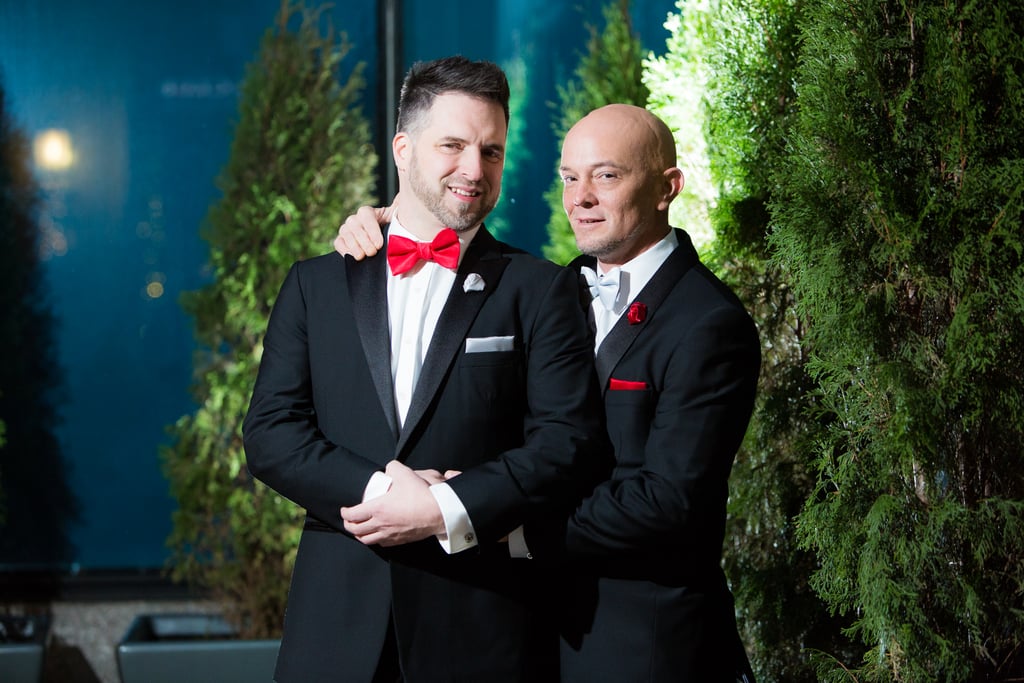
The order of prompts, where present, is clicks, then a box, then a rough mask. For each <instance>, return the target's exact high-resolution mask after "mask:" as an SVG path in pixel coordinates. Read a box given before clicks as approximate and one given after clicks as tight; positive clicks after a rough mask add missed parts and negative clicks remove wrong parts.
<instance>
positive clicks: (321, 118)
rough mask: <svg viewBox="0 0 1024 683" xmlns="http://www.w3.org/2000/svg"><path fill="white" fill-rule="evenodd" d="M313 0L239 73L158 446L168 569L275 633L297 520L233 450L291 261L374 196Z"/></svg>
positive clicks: (330, 43)
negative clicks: (192, 372)
mask: <svg viewBox="0 0 1024 683" xmlns="http://www.w3.org/2000/svg"><path fill="white" fill-rule="evenodd" d="M323 9H324V8H323V7H321V8H319V9H309V8H306V7H305V6H303V5H302V4H301V3H298V4H294V5H293V4H292V3H291V2H290V1H289V0H284V1H283V2H282V6H281V10H280V13H279V14H278V17H277V20H276V27H275V28H272V29H270V30H268V32H267V34H266V35H265V37H264V38H263V41H262V43H261V48H260V51H259V54H258V56H257V58H256V60H255V62H254V63H253V64H251V65H250V66H249V68H248V70H247V74H246V78H245V82H244V84H243V87H242V94H241V102H240V115H239V120H238V123H237V126H236V129H235V133H234V140H233V143H232V148H231V154H230V158H229V160H228V162H227V165H226V166H225V168H224V170H223V171H222V173H221V176H220V177H219V179H218V185H219V188H220V190H221V191H222V193H223V197H222V198H221V199H220V201H219V202H218V203H217V204H216V205H215V206H213V207H212V208H211V210H210V213H209V216H208V218H207V224H206V226H205V238H206V239H207V241H208V242H209V244H210V261H211V267H212V271H213V281H212V282H211V283H210V284H209V285H207V286H206V287H204V288H203V289H201V290H199V291H196V292H192V293H190V294H188V295H187V296H185V297H184V299H183V305H184V307H185V309H186V310H187V311H188V312H189V313H190V314H191V315H192V316H194V318H195V329H196V336H197V339H198V342H199V344H200V346H201V348H202V351H201V352H200V353H198V354H197V357H196V361H195V365H196V378H197V381H196V386H195V398H196V401H197V403H198V408H197V410H196V411H195V412H194V413H192V414H189V415H185V416H184V417H182V418H181V419H179V420H178V421H177V423H176V424H175V425H174V426H173V428H171V430H170V431H171V435H172V437H173V443H172V444H171V445H170V446H168V447H166V448H165V449H163V451H162V458H163V462H164V466H165V472H166V474H167V476H168V478H169V479H170V482H171V490H172V493H173V494H174V496H175V497H176V498H177V500H178V503H179V510H178V511H177V512H176V513H175V515H174V529H173V532H172V535H171V537H170V539H169V541H168V542H169V545H170V546H171V548H172V550H173V555H174V556H173V561H174V563H175V566H174V575H175V576H176V577H177V578H179V579H186V580H188V581H190V582H193V583H194V584H196V585H198V586H200V587H203V588H206V589H208V590H209V591H210V592H211V594H212V595H213V596H214V597H215V598H218V599H220V600H221V601H223V603H224V606H225V610H226V612H227V614H228V616H229V617H231V618H232V619H233V620H234V621H235V622H236V623H238V624H239V626H240V628H241V629H242V632H243V633H244V634H246V635H249V636H254V637H266V636H272V635H276V634H278V633H279V632H280V631H279V629H280V626H281V623H282V619H283V615H284V606H285V599H286V593H287V589H288V579H289V576H290V574H291V568H292V565H293V562H294V557H295V552H296V548H297V545H298V539H299V534H300V532H301V527H302V511H301V510H300V509H299V508H298V507H297V506H296V505H294V504H292V503H291V502H289V501H287V500H285V499H283V498H281V497H280V496H278V495H277V494H276V493H275V492H273V491H271V490H270V489H269V488H267V487H265V486H264V485H262V484H260V483H258V482H255V481H254V480H253V479H252V478H251V477H250V476H249V474H248V472H247V470H246V465H245V456H244V453H243V450H242V438H241V425H242V418H243V417H244V415H245V412H246V410H247V408H248V401H249V397H250V394H251V392H252V387H253V383H254V381H255V377H256V371H257V368H258V365H259V360H260V355H261V351H262V340H263V336H264V333H265V331H266V324H267V319H268V316H269V313H270V308H271V305H272V303H273V301H274V299H275V297H276V294H277V291H278V287H279V286H280V284H281V282H283V280H284V277H285V275H286V273H287V271H288V269H289V267H290V266H291V264H292V263H293V262H294V261H295V260H298V259H301V258H306V257H310V256H314V255H317V254H320V253H323V252H326V251H328V250H330V248H331V239H332V237H333V235H334V234H335V231H336V230H337V226H338V225H339V224H340V223H341V221H342V220H343V218H344V217H345V216H347V215H349V214H351V213H353V212H354V211H355V209H356V208H357V207H359V206H361V205H364V204H370V205H372V204H374V199H373V196H372V193H373V183H374V167H375V164H376V155H375V153H374V151H373V148H372V146H371V142H370V139H371V138H370V130H369V125H368V123H367V121H366V120H365V119H364V117H363V115H362V114H361V112H360V111H359V108H358V101H359V94H360V91H361V89H362V87H363V82H362V78H361V75H360V74H361V66H362V65H359V66H357V67H355V68H354V69H353V70H352V71H351V74H350V75H349V76H348V78H347V80H346V81H344V82H342V81H341V80H340V77H339V73H340V70H341V66H342V61H343V59H344V57H345V55H346V53H347V51H348V45H347V43H346V42H345V40H344V38H343V37H337V36H335V35H334V34H333V30H332V29H331V27H330V26H329V22H328V26H327V28H326V30H325V31H323V32H322V31H321V25H322V24H323V23H324V22H323V20H322V18H321V15H322V11H323ZM296 20H298V21H297V22H296ZM296 23H298V26H297V28H295V29H294V30H292V29H291V28H290V27H293V26H295V24H296Z"/></svg>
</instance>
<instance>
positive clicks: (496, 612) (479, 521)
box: [243, 228, 610, 683]
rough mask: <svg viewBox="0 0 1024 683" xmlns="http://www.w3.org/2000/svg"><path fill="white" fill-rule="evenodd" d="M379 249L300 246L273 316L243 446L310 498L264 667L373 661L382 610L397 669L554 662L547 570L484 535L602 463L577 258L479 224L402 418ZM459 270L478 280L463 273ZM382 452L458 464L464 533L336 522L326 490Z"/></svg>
mask: <svg viewBox="0 0 1024 683" xmlns="http://www.w3.org/2000/svg"><path fill="white" fill-rule="evenodd" d="M385 267H386V260H385V255H384V254H383V253H381V254H379V255H377V256H375V257H373V258H370V259H367V260H365V261H362V262H355V261H353V260H352V259H351V258H343V257H341V256H339V255H338V254H334V253H332V254H328V255H325V256H321V257H318V258H314V259H311V260H309V261H305V262H301V263H298V264H296V265H295V266H294V267H293V268H292V270H291V272H290V273H289V275H288V277H287V279H286V281H285V283H284V285H283V286H282V288H281V291H280V294H279V295H278V299H277V301H276V303H275V305H274V309H273V312H272V314H271V317H270V322H269V326H268V330H267V335H266V339H265V342H264V351H263V357H262V360H261V365H260V370H259V375H258V378H257V381H256V385H255V388H254V391H253V397H252V401H251V404H250V408H249V412H248V414H247V415H246V418H245V422H244V428H243V431H244V438H245V449H246V456H247V461H248V466H249V469H250V471H251V472H252V474H253V475H254V476H255V477H256V478H258V479H260V480H262V481H263V482H265V483H266V484H268V485H269V486H270V487H271V488H273V489H275V490H276V491H278V492H279V493H281V494H282V495H284V496H285V497H287V498H289V499H291V500H292V501H294V502H295V503H297V504H299V505H301V506H302V507H304V508H305V509H306V511H307V513H308V516H307V523H306V526H305V529H304V530H303V535H302V541H301V543H300V547H299V551H298V556H297V559H296V564H295V570H294V573H293V576H292V585H291V590H290V593H289V597H288V608H287V615H286V617H285V630H284V637H283V640H282V645H281V652H280V655H279V657H278V667H277V680H278V681H279V682H280V683H287V682H289V681H303V682H305V681H318V682H319V681H369V680H370V679H371V677H372V674H373V670H374V666H375V665H376V664H377V661H378V658H379V655H380V651H381V647H382V643H383V642H384V638H385V632H386V629H387V628H388V623H389V617H390V618H392V619H393V623H394V628H395V633H396V635H397V640H398V648H399V651H400V653H401V659H402V667H403V671H404V675H405V680H406V681H409V682H410V683H415V682H416V681H431V682H434V681H455V680H460V681H470V680H473V681H476V680H480V681H485V680H486V681H533V680H540V681H543V680H552V679H553V677H554V676H555V672H554V668H555V667H556V666H557V665H556V664H555V657H556V656H557V635H555V634H554V632H553V631H552V630H551V628H552V626H551V620H550V619H549V618H547V617H546V615H544V614H543V612H542V611H541V610H540V609H539V607H538V605H541V604H544V601H543V589H542V587H541V586H538V585H537V582H536V579H537V577H536V576H534V575H533V574H532V573H531V572H532V571H533V569H532V568H531V567H530V563H529V562H525V561H523V560H511V559H509V557H508V551H507V548H505V547H504V545H503V544H499V543H498V542H497V541H498V540H499V539H501V538H502V537H503V536H505V535H506V534H508V532H509V531H511V530H512V529H513V528H515V527H516V526H518V525H519V524H521V523H522V522H524V521H525V520H528V519H532V518H534V517H537V516H539V515H550V514H552V512H553V511H556V510H559V511H561V514H563V515H564V514H566V513H567V511H569V510H571V509H572V508H573V507H574V506H575V505H576V503H577V502H578V500H579V497H580V496H581V495H582V494H583V493H584V489H585V488H586V487H587V486H588V485H592V484H593V482H594V481H595V479H597V478H598V477H601V476H607V466H608V465H609V464H610V462H609V460H610V459H609V456H608V453H607V449H606V447H605V444H606V443H607V441H606V440H605V439H604V433H603V430H602V428H601V422H600V411H601V408H600V396H599V392H598V387H597V383H596V378H595V375H594V367H593V348H592V346H591V344H590V342H589V340H588V338H587V333H586V319H585V313H584V311H583V310H582V308H581V306H580V303H579V301H580V300H579V290H578V284H577V276H576V274H575V273H573V271H571V270H569V269H566V268H560V267H558V266H555V265H553V264H551V263H548V262H546V261H542V260H539V259H537V258H534V257H532V256H530V255H529V254H526V253H524V252H521V251H519V250H516V249H513V248H511V247H509V246H508V245H505V244H503V243H501V242H498V241H497V240H495V239H494V238H493V237H492V236H491V235H490V234H489V233H488V232H487V231H486V230H485V229H483V228H481V230H480V231H479V232H478V233H477V235H476V237H475V238H474V239H473V241H472V242H471V244H470V246H469V248H468V249H467V251H466V254H465V256H464V258H463V261H462V264H461V266H460V268H459V271H458V275H457V277H456V280H455V284H454V286H453V288H452V290H451V293H450V295H449V298H448V300H447V302H446V304H445V307H444V310H443V312H442V313H441V317H440V319H439V320H438V323H437V328H436V331H435V333H434V337H433V339H432V341H431V344H430V347H429V350H428V353H427V356H426V358H425V360H424V363H423V368H422V370H421V373H420V376H419V379H418V381H417V385H416V387H415V390H414V394H413V397H412V401H411V405H410V408H409V411H408V415H407V418H406V421H405V424H404V426H403V427H402V429H401V430H399V429H398V427H397V420H396V417H395V410H394V400H393V398H392V379H391V361H390V349H391V346H390V341H389V335H388V315H387V295H386V273H385V270H384V269H385ZM470 273H476V274H478V275H480V276H481V277H482V278H483V281H484V289H483V291H464V289H465V288H464V282H465V279H466V276H467V275H468V274H470ZM488 337H502V338H505V340H504V341H503V342H499V343H498V344H499V347H500V346H504V347H505V348H499V349H498V350H490V351H486V350H485V351H483V352H467V348H468V347H467V344H466V340H467V339H470V338H475V339H478V338H488ZM474 346H478V345H474ZM484 346H485V348H486V347H487V343H484ZM395 458H397V459H399V460H401V461H403V462H404V463H405V464H406V465H408V466H409V467H412V468H413V469H426V468H433V469H437V470H440V471H442V472H443V471H445V470H447V469H455V470H460V471H462V474H461V475H460V476H458V477H456V478H454V479H452V480H451V481H450V484H451V486H452V488H453V489H454V491H455V493H456V494H457V495H458V496H459V498H460V500H461V501H462V503H463V504H464V505H465V507H466V509H467V511H468V512H469V516H470V519H471V520H472V522H473V525H474V529H475V531H476V533H477V536H478V540H479V542H480V546H479V547H478V548H475V549H470V550H466V551H464V552H462V553H457V554H454V555H446V554H445V553H444V551H443V550H441V548H440V546H439V544H438V542H437V540H436V539H433V538H430V539H426V540H424V541H420V542H419V543H414V544H409V545H407V546H403V547H401V548H394V549H379V548H367V547H365V546H363V545H362V544H361V543H359V542H358V541H356V540H355V539H353V538H352V537H351V536H349V535H347V534H346V533H345V532H344V528H343V525H342V520H341V517H340V514H339V507H341V506H351V505H355V504H357V503H359V502H360V500H361V499H362V496H363V491H364V488H365V486H366V483H367V482H368V481H369V478H370V476H371V474H372V473H373V472H376V471H380V470H382V469H383V467H384V466H385V464H386V463H387V462H388V461H390V460H392V459H395ZM601 467H605V469H604V472H603V473H598V472H597V470H598V469H600V468H601ZM545 635H547V636H548V637H547V638H545ZM545 667H551V668H545Z"/></svg>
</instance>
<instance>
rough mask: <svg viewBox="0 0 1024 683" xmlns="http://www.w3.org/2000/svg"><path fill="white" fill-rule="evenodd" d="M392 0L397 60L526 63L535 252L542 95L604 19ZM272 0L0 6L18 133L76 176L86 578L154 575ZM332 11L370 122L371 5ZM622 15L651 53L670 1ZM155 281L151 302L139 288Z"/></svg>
mask: <svg viewBox="0 0 1024 683" xmlns="http://www.w3.org/2000/svg"><path fill="white" fill-rule="evenodd" d="M402 4H403V5H404V21H403V26H402V29H403V30H402V34H403V41H404V44H403V63H404V65H405V66H408V65H409V64H411V63H412V62H413V61H414V60H419V59H430V58H434V57H439V56H443V55H447V54H454V53H461V54H465V55H467V56H469V57H473V58H478V59H491V60H493V61H496V62H499V63H502V64H505V63H507V62H509V60H512V59H515V58H517V57H522V58H524V59H525V62H526V64H527V67H528V75H527V78H528V83H529V97H530V99H529V101H528V103H527V106H526V117H525V121H523V122H521V125H523V126H524V140H525V141H526V145H527V146H528V148H529V157H528V160H527V161H526V162H524V164H523V165H522V166H521V167H520V168H518V169H517V170H516V173H517V177H516V181H517V182H515V183H507V187H511V188H513V189H514V194H513V195H512V196H509V195H508V194H507V195H506V196H505V197H503V201H504V202H509V203H510V206H511V207H514V210H509V211H508V215H509V217H510V219H511V228H512V229H511V231H510V232H509V233H507V234H506V235H505V237H506V238H507V239H509V241H511V242H513V243H515V244H517V245H519V246H522V247H524V248H526V249H529V250H531V251H534V252H536V253H539V251H540V247H541V245H542V244H543V243H544V241H545V235H544V230H545V225H546V223H547V219H548V215H547V208H546V206H545V205H544V204H543V203H542V202H541V200H540V196H541V194H542V192H543V191H544V190H545V189H546V188H547V187H548V185H549V184H550V182H551V178H552V177H553V172H554V167H555V159H556V155H557V149H556V145H557V142H556V141H555V139H554V137H553V134H552V132H551V117H552V110H551V108H550V106H549V104H548V103H549V102H551V101H553V100H555V84H556V83H563V82H565V80H566V79H567V78H568V77H569V76H570V75H571V72H572V69H573V68H574V66H575V64H576V61H577V59H578V56H579V55H580V54H581V52H582V50H584V48H585V42H586V39H587V37H588V35H589V33H588V30H587V28H586V24H588V23H589V24H596V25H600V24H601V20H602V19H601V13H600V7H601V5H602V3H601V2H598V1H597V0H586V1H583V0H567V1H566V2H551V1H550V0H548V1H546V2H544V1H539V0H504V1H495V2H483V3H477V4H476V5H475V6H473V7H468V6H464V5H463V6H459V5H451V6H446V5H444V4H439V3H435V2H423V1H421V0H405V1H404V2H403V3H402ZM278 6H279V0H246V1H244V2H243V1H241V0H206V1H203V2H200V1H197V0H175V1H174V2H169V1H163V2H160V1H154V2H149V3H135V2H124V1H121V0H92V1H91V2H88V3H83V2H80V1H79V0H40V1H36V2H23V3H14V2H2V1H0V69H2V76H0V77H2V78H3V85H4V89H5V90H6V93H7V100H8V105H9V107H10V108H11V111H12V113H13V115H14V117H15V123H16V125H17V126H18V127H19V128H20V129H21V130H22V131H23V132H25V133H26V134H27V135H28V136H29V137H30V138H31V137H33V136H35V135H36V134H37V133H39V132H40V131H43V130H45V129H48V128H61V129H65V130H67V131H69V133H70V136H71V139H72V143H73V146H74V148H75V152H76V156H77V161H76V164H75V165H74V166H72V167H71V168H70V169H69V170H67V171H63V172H45V171H42V170H39V171H38V177H39V179H40V182H41V183H42V184H43V185H44V187H45V190H46V202H45V207H44V211H43V216H42V223H43V225H44V227H45V230H44V235H43V237H44V247H45V246H46V245H50V246H49V248H44V258H45V261H44V269H45V274H46V285H47V287H48V289H49V293H50V298H51V301H52V305H53V310H54V313H55V314H56V316H57V319H58V329H57V342H58V356H59V357H58V362H59V364H60V366H61V369H62V371H63V375H64V385H65V392H64V397H63V399H62V401H61V403H60V406H59V408H60V413H61V416H62V418H63V421H62V423H61V425H60V427H59V431H58V437H59V440H60V445H61V449H62V452H63V456H64V459H65V461H66V463H67V465H68V471H67V475H66V476H67V481H68V484H69V486H70V489H71V491H72V492H73V495H74V496H75V498H76V500H77V503H78V508H79V511H80V512H79V515H78V519H77V520H75V521H74V523H73V525H72V526H71V528H70V529H69V532H70V536H71V541H72V543H73V546H74V551H73V555H72V557H71V558H70V559H71V561H72V562H73V563H74V564H75V565H77V566H78V567H80V568H84V569H105V568H125V567H130V568H147V567H156V566H160V565H161V564H162V563H163V561H164V559H165V557H166V549H165V547H164V539H165V538H166V536H167V534H168V533H169V531H170V519H169V518H170V513H171V511H172V510H173V507H174V503H173V501H172V500H171V499H170V498H169V497H168V494H167V483H166V481H165V480H164V478H163V477H162V475H161V473H160V466H159V459H158V455H157V451H158V447H159V445H160V444H161V443H164V442H165V433H164V429H165V427H166V425H168V424H170V423H172V422H174V421H175V420H176V419H177V418H178V417H180V416H181V415H182V414H185V413H187V412H190V411H191V409H192V405H191V402H190V397H189V393H188V389H189V383H190V381H191V372H192V370H191V356H192V352H193V350H194V343H193V339H192V327H191V321H190V320H189V319H188V318H187V317H186V316H185V315H184V314H183V313H182V312H181V310H180V308H179V306H178V303H177V302H178V297H179V295H180V294H181V293H182V292H184V291H188V290H191V289H195V288H197V287H198V286H200V285H201V284H202V283H203V282H204V277H205V273H204V263H205V260H206V246H205V244H204V243H203V242H202V240H201V238H200V237H199V228H200V226H201V224H202V222H203V219H204V216H205V215H206V211H207V209H208V207H209V206H210V205H211V204H212V203H213V202H214V201H215V200H216V199H217V191H216V188H215V185H214V179H215V177H216V175H217V174H218V172H219V171H220V168H221V166H222V165H223V164H224V162H225V161H226V160H227V154H228V149H229V145H230V141H231V131H232V124H233V121H234V120H235V114H236V106H237V88H238V85H239V83H240V81H241V79H242V76H243V74H244V70H245V66H246V64H247V63H248V62H249V61H250V60H251V59H252V58H253V56H254V55H255V54H256V51H257V49H258V46H259V40H260V38H261V36H262V34H263V33H264V32H265V30H266V28H267V27H268V26H270V25H271V23H272V21H273V17H274V15H275V13H276V11H277V9H278ZM335 6H336V8H335V9H334V10H333V14H332V16H333V20H334V25H335V27H336V28H338V29H339V30H343V31H345V32H346V33H347V34H348V36H349V38H350V40H351V41H352V42H353V44H354V49H353V52H352V53H350V57H349V59H350V60H352V62H353V63H354V61H356V60H358V61H365V62H366V67H367V68H366V71H365V72H364V73H365V75H366V77H367V81H368V83H369V87H368V89H367V92H366V95H365V100H366V101H365V105H364V111H365V112H366V113H367V114H368V115H369V116H370V117H371V118H374V119H376V117H377V115H378V113H379V112H377V111H376V102H377V96H378V93H377V92H376V91H375V88H376V85H377V81H378V78H377V73H378V68H377V64H376V59H377V54H378V48H377V44H376V38H377V7H376V1H375V0H344V1H343V2H335ZM633 10H634V16H635V27H636V29H637V31H638V32H639V33H640V35H641V37H642V39H643V40H644V43H645V46H646V47H648V48H649V49H652V50H655V51H656V52H660V51H662V50H663V49H664V42H665V38H666V37H667V32H666V31H665V30H664V28H663V27H662V23H663V22H664V19H665V17H666V15H667V14H668V13H669V12H670V11H673V10H674V2H672V1H670V0H658V1H654V0H646V1H644V0H634V2H633ZM378 125H383V124H378ZM384 158H385V159H387V158H388V157H387V155H386V154H385V155H384ZM513 200H515V203H514V204H511V202H512V201H513ZM327 248H329V245H325V249H327ZM154 281H156V282H159V283H160V284H161V285H162V287H163V293H162V294H161V295H160V296H157V297H154V296H152V295H151V294H149V293H147V285H149V284H150V283H151V282H154ZM0 362H2V361H0ZM4 457H13V456H12V454H9V453H8V454H4ZM49 474H50V475H51V476H52V474H53V473H49ZM47 475H48V473H46V472H40V473H39V476H43V477H45V476H47ZM14 521H15V520H12V523H13V522H14ZM22 522H23V521H22ZM0 533H2V531H0ZM31 559H32V558H24V557H19V558H14V560H16V561H17V562H18V563H19V566H20V565H21V564H22V563H25V562H28V561H31ZM11 560H12V558H0V564H2V563H3V562H4V561H7V562H10V561H11Z"/></svg>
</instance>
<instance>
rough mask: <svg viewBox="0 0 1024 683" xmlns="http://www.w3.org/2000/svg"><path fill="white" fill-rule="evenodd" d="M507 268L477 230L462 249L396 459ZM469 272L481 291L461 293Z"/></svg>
mask: <svg viewBox="0 0 1024 683" xmlns="http://www.w3.org/2000/svg"><path fill="white" fill-rule="evenodd" d="M507 265H508V259H505V258H502V257H501V251H500V250H499V248H498V241H497V240H495V239H494V237H492V236H491V234H490V233H489V232H487V231H486V229H485V228H483V227H481V228H480V231H479V232H478V233H477V234H476V237H474V238H473V241H472V242H470V244H469V249H467V250H466V255H465V256H464V257H463V259H462V264H461V265H460V266H459V272H458V274H457V275H456V276H455V283H454V284H453V285H452V290H451V292H449V293H448V300H447V301H446V302H445V305H444V309H443V310H442V311H441V317H440V318H438V321H437V327H436V328H434V336H433V337H432V338H431V340H430V347H429V348H428V349H427V355H426V357H425V358H424V359H423V367H422V368H421V369H420V376H419V378H418V379H417V380H416V388H415V389H413V392H412V400H411V401H410V402H409V412H408V413H407V414H406V416H405V424H404V425H403V426H402V432H401V434H400V435H399V437H398V446H397V447H396V449H395V454H396V456H397V455H398V454H399V453H401V452H402V449H403V448H404V447H405V443H406V441H408V440H409V436H410V435H411V434H412V433H413V431H414V430H415V429H416V425H417V424H418V423H419V422H420V420H421V419H423V416H424V414H425V413H426V411H427V408H428V407H429V406H430V402H431V401H432V400H433V399H434V395H435V394H436V393H437V391H438V389H439V388H440V386H441V383H442V382H443V381H444V378H445V375H447V374H448V371H449V369H450V368H451V366H452V363H453V362H454V361H455V358H456V357H457V356H458V355H459V353H461V352H462V348H463V346H464V340H465V338H466V333H467V332H469V327H470V325H472V324H473V320H475V319H476V315H477V313H478V312H479V311H480V309H481V307H483V305H484V302H485V301H486V300H487V299H488V297H490V295H491V293H492V292H494V290H495V289H496V288H497V287H498V281H499V280H500V279H501V274H502V272H504V270H505V266H507ZM470 273H477V274H478V275H480V277H482V278H483V281H484V289H483V291H479V292H475V291H474V292H466V291H463V284H464V283H465V281H466V276H467V275H469V274H470ZM389 377H390V373H389Z"/></svg>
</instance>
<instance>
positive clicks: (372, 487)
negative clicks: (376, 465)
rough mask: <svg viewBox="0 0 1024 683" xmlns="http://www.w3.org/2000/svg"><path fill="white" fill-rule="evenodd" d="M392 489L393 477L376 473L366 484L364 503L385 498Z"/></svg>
mask: <svg viewBox="0 0 1024 683" xmlns="http://www.w3.org/2000/svg"><path fill="white" fill-rule="evenodd" d="M389 488H391V477H390V476H389V475H387V474H384V473H383V472H374V473H373V474H371V475H370V481H368V482H366V488H365V489H363V502H364V503H365V502H366V501H368V500H372V499H373V498H377V497H378V496H383V495H384V494H385V493H387V492H388V489H389Z"/></svg>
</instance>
